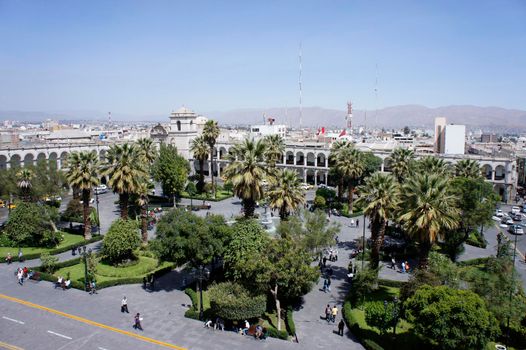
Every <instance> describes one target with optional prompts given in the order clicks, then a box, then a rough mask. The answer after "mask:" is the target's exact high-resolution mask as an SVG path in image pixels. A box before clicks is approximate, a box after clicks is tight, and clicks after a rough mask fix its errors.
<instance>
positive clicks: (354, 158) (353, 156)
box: [336, 147, 365, 213]
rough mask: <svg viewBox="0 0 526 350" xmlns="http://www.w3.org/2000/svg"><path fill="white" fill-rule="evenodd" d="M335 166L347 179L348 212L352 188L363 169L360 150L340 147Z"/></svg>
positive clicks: (351, 204)
mask: <svg viewBox="0 0 526 350" xmlns="http://www.w3.org/2000/svg"><path fill="white" fill-rule="evenodd" d="M336 167H337V168H338V169H339V173H341V174H342V176H343V177H344V178H345V179H346V181H347V197H348V198H347V203H348V205H349V212H350V213H352V212H353V197H354V190H355V187H356V184H357V181H358V180H359V179H360V178H361V176H362V175H363V172H364V170H365V164H364V160H363V154H362V152H361V151H360V150H358V149H356V148H354V147H344V148H341V149H340V151H339V152H338V156H337V158H336Z"/></svg>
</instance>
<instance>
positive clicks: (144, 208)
mask: <svg viewBox="0 0 526 350" xmlns="http://www.w3.org/2000/svg"><path fill="white" fill-rule="evenodd" d="M149 189H150V188H149V186H148V182H146V181H143V182H141V183H139V184H138V186H137V194H138V197H137V204H138V205H139V207H140V209H141V236H142V243H143V244H144V245H146V244H148V191H149Z"/></svg>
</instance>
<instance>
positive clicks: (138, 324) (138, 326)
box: [133, 312, 142, 331]
mask: <svg viewBox="0 0 526 350" xmlns="http://www.w3.org/2000/svg"><path fill="white" fill-rule="evenodd" d="M134 321H135V323H134V324H133V328H135V329H139V330H141V331H142V325H141V321H142V317H141V314H140V313H138V312H137V315H135V317H134Z"/></svg>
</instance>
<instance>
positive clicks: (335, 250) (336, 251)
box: [334, 249, 338, 261]
mask: <svg viewBox="0 0 526 350" xmlns="http://www.w3.org/2000/svg"><path fill="white" fill-rule="evenodd" d="M334 261H338V249H334Z"/></svg>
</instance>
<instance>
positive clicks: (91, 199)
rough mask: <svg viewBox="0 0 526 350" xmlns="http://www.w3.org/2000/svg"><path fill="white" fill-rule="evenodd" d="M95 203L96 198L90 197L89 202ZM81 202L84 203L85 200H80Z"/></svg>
mask: <svg viewBox="0 0 526 350" xmlns="http://www.w3.org/2000/svg"><path fill="white" fill-rule="evenodd" d="M93 203H95V198H90V199H89V204H93ZM80 204H84V201H80Z"/></svg>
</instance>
